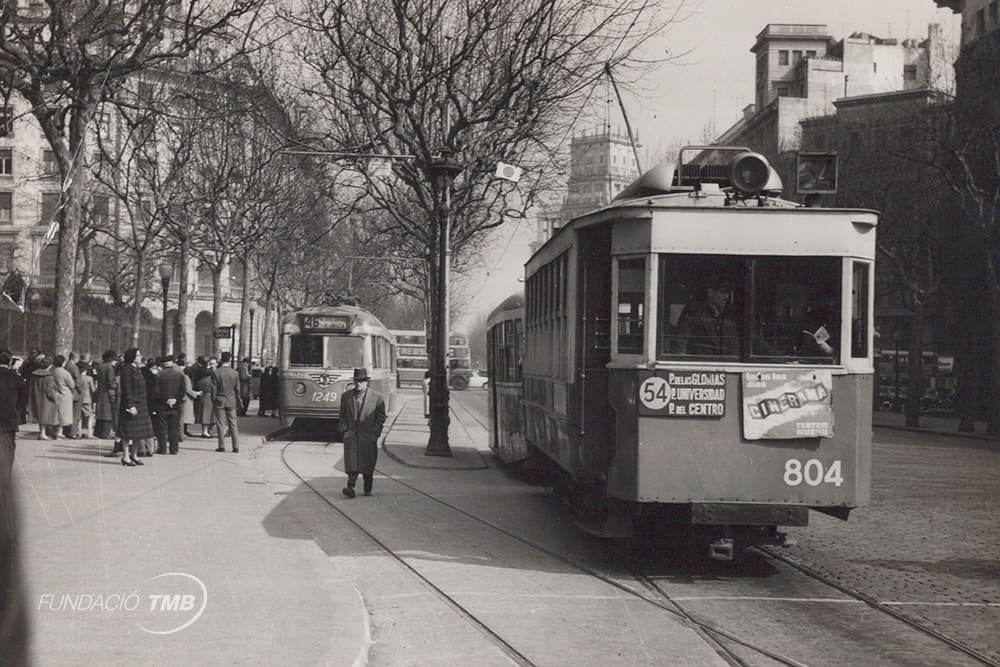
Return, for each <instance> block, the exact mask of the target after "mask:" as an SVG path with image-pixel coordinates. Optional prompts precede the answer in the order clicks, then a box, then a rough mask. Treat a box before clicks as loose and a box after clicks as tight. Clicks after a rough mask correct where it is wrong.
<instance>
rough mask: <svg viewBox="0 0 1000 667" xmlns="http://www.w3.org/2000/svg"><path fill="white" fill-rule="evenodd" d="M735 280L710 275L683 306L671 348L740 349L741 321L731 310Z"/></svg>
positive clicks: (721, 352)
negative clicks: (692, 299) (693, 297)
mask: <svg viewBox="0 0 1000 667" xmlns="http://www.w3.org/2000/svg"><path fill="white" fill-rule="evenodd" d="M732 291H733V286H732V282H731V281H730V280H728V279H727V278H725V277H724V276H722V275H719V274H711V275H709V276H708V277H707V278H706V279H705V281H704V283H703V290H702V291H700V292H699V294H698V296H697V298H696V300H694V301H692V302H691V303H689V304H687V305H686V306H684V310H683V311H682V312H681V316H680V319H678V321H677V335H676V336H675V337H674V341H675V343H674V344H673V346H672V347H673V348H674V349H672V350H671V351H672V352H674V353H675V354H690V355H693V356H716V357H717V356H736V355H738V354H739V353H740V348H739V345H740V339H739V325H738V323H737V319H736V317H735V316H734V315H733V312H732V310H733V309H732V302H731V301H730V298H729V297H730V295H731V294H732Z"/></svg>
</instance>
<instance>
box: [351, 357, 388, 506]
mask: <svg viewBox="0 0 1000 667" xmlns="http://www.w3.org/2000/svg"><path fill="white" fill-rule="evenodd" d="M385 417H386V415H385V400H384V399H383V398H382V396H380V395H379V393H378V392H377V391H375V390H374V389H371V388H370V387H369V386H368V371H367V370H365V369H364V368H355V369H354V388H353V389H351V390H349V391H345V392H344V395H343V396H342V397H341V399H340V432H341V433H343V434H344V472H346V473H347V486H345V487H344V489H343V494H344V495H345V496H347V497H348V498H353V497H354V485H355V483H356V482H357V481H358V474H359V473H360V474H361V475H362V476H363V477H364V480H365V486H364V491H365V495H366V496H370V495H371V494H372V482H373V480H374V475H375V461H376V459H378V438H379V436H380V435H382V427H383V426H384V425H385Z"/></svg>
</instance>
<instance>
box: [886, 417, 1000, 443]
mask: <svg viewBox="0 0 1000 667" xmlns="http://www.w3.org/2000/svg"><path fill="white" fill-rule="evenodd" d="M958 423H959V419H958V417H957V416H951V417H937V416H932V415H920V426H919V427H916V428H915V427H911V426H907V425H906V415H905V414H903V413H902V412H890V411H885V410H876V411H875V412H874V413H873V414H872V424H873V425H874V426H875V427H877V428H889V429H894V430H897V431H911V432H913V433H928V434H935V435H947V436H955V437H958V438H971V439H975V440H983V441H988V442H998V441H1000V438H997V437H996V436H992V435H988V434H987V433H986V423H985V422H982V421H977V422H974V423H973V427H974V428H975V431H974V432H972V433H961V432H959V430H958Z"/></svg>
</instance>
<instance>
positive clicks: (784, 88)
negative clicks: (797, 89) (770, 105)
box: [774, 83, 791, 97]
mask: <svg viewBox="0 0 1000 667" xmlns="http://www.w3.org/2000/svg"><path fill="white" fill-rule="evenodd" d="M774 94H775V95H777V96H778V97H788V96H789V95H790V94H791V90H790V89H789V87H788V84H787V83H779V84H777V85H775V86H774Z"/></svg>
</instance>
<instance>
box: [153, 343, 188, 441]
mask: <svg viewBox="0 0 1000 667" xmlns="http://www.w3.org/2000/svg"><path fill="white" fill-rule="evenodd" d="M161 366H162V369H161V370H160V372H159V373H158V374H157V375H156V380H155V385H154V391H153V395H154V396H155V400H156V416H157V419H159V420H160V428H158V429H156V441H157V442H156V453H157V454H166V453H168V452H169V453H170V454H177V451H178V449H179V448H180V445H179V444H178V443H179V442H180V432H181V403H182V402H183V401H184V397H185V395H186V391H185V384H184V383H185V378H184V373H182V372H181V370H180V369H178V368H177V366H176V365H175V364H174V356H173V355H172V354H168V355H167V356H165V357H163V361H162V363H161Z"/></svg>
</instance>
